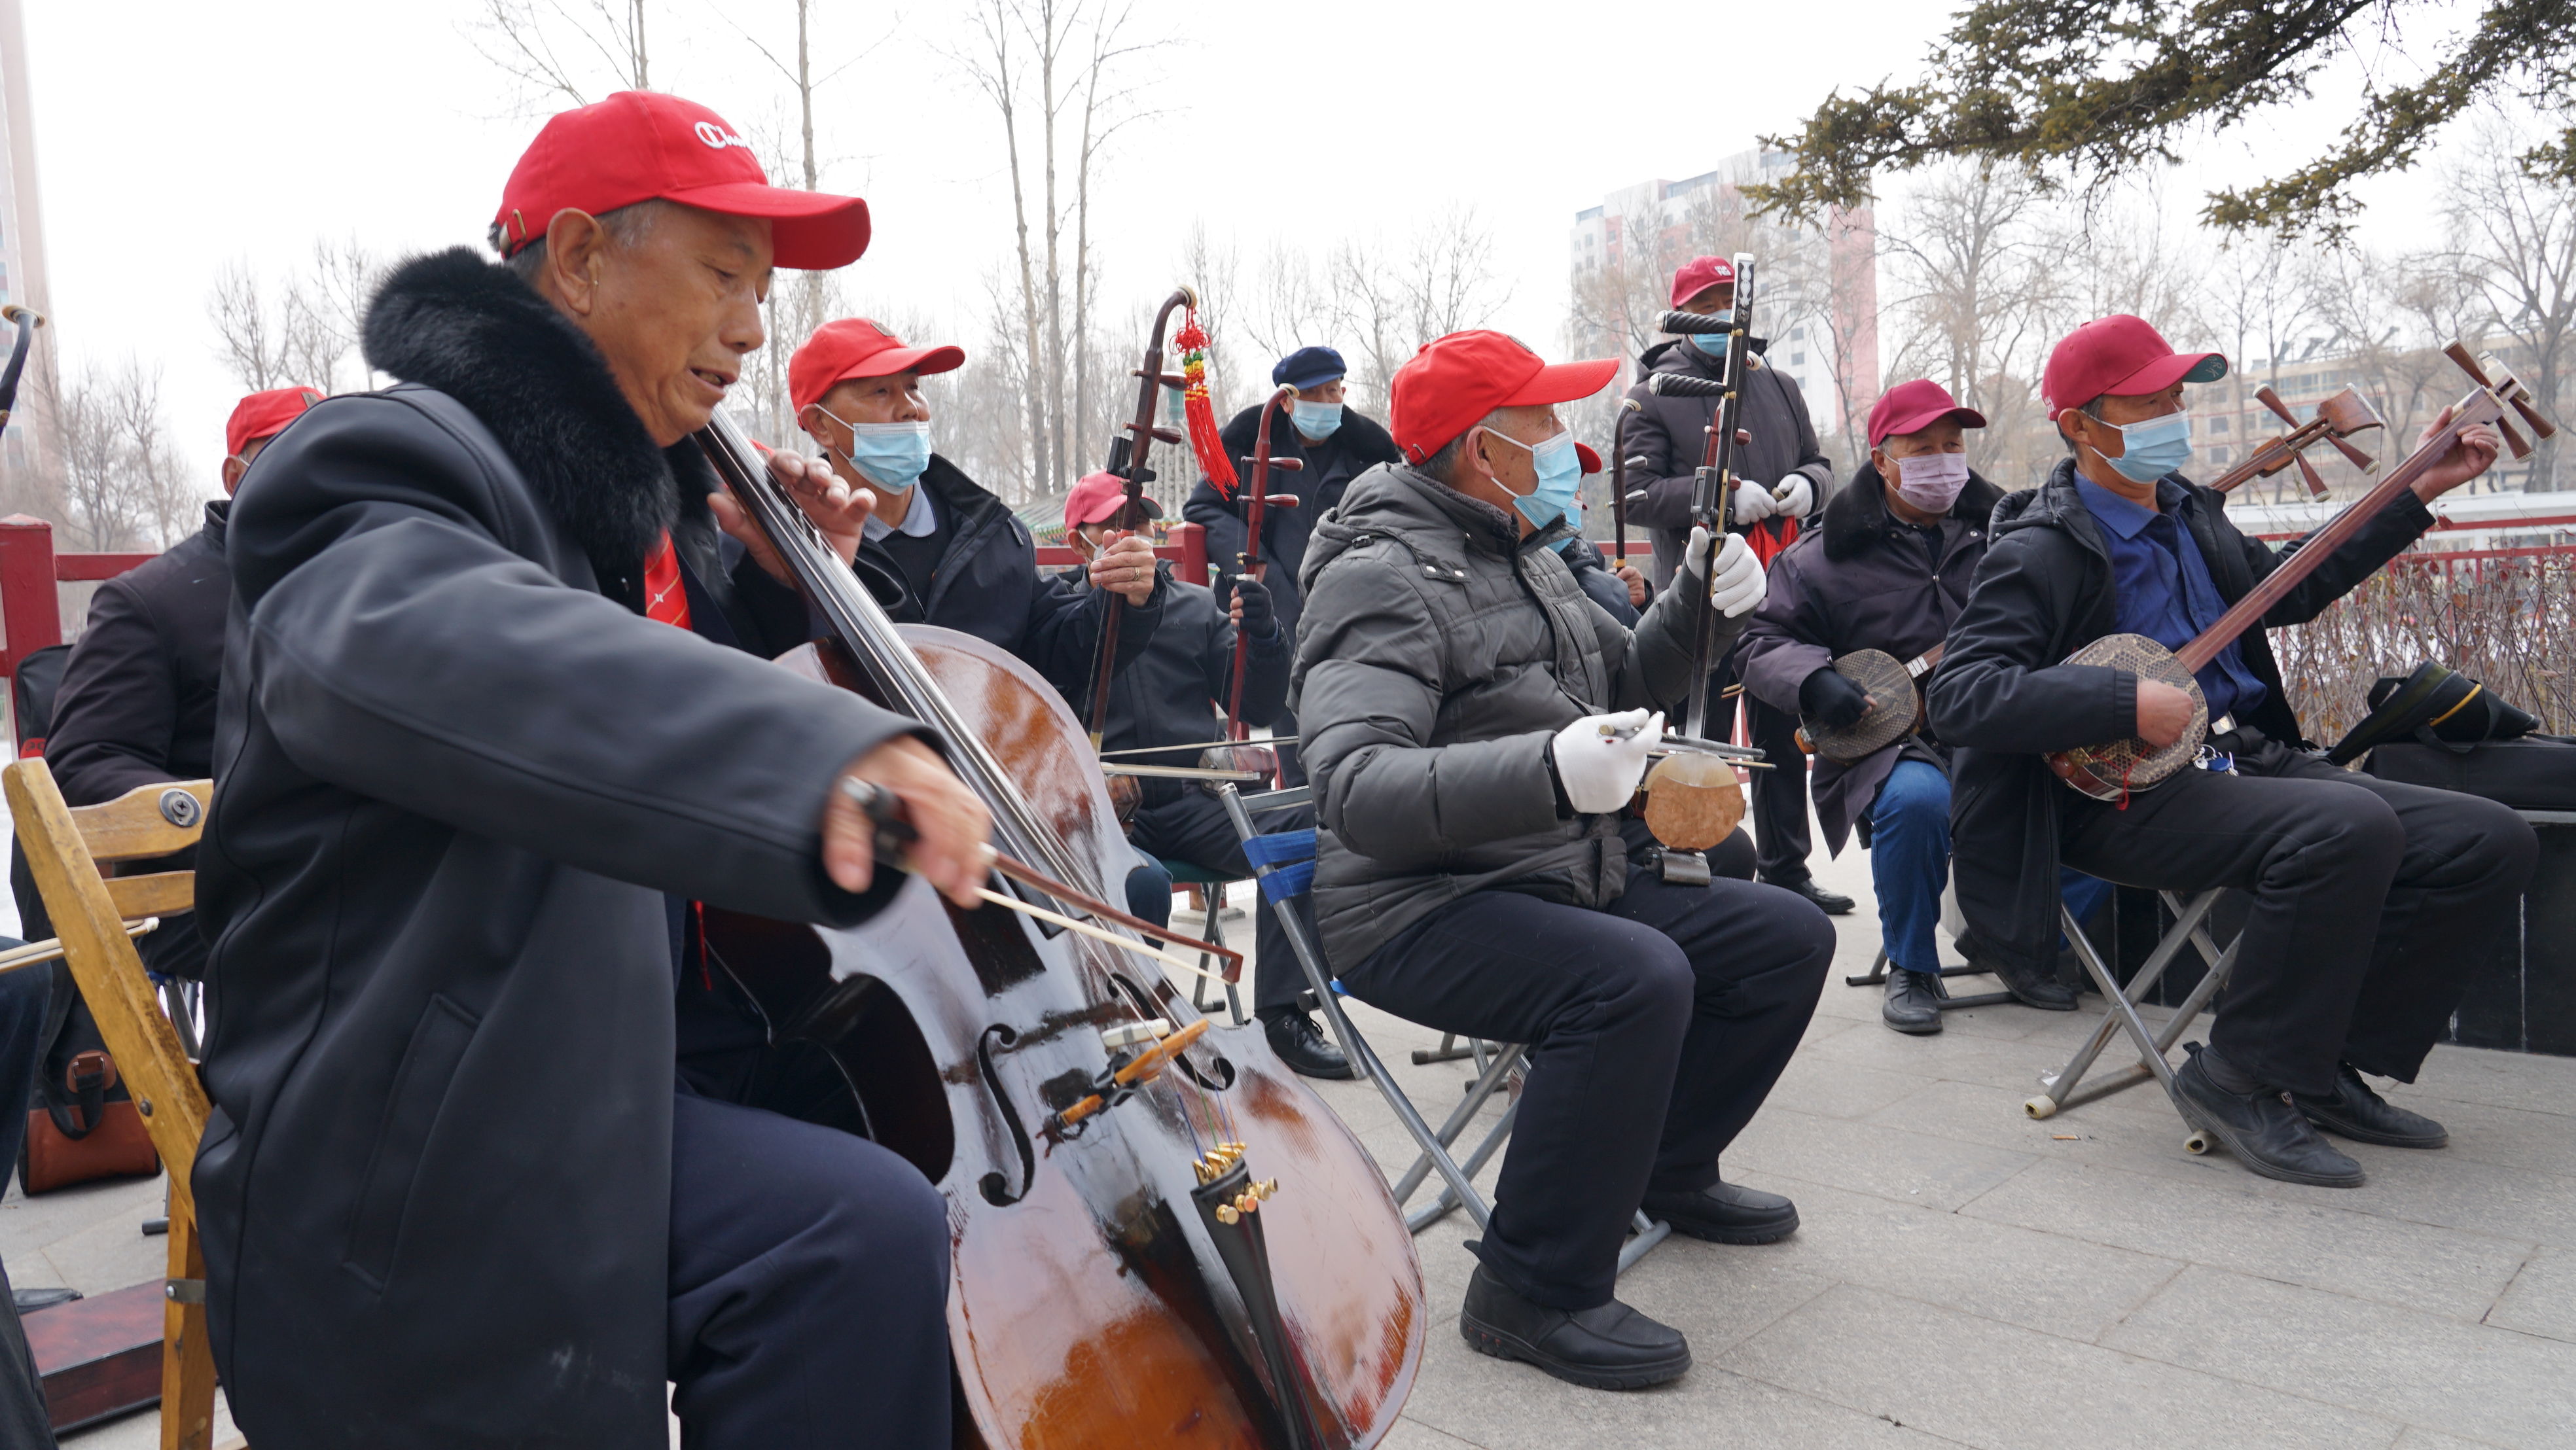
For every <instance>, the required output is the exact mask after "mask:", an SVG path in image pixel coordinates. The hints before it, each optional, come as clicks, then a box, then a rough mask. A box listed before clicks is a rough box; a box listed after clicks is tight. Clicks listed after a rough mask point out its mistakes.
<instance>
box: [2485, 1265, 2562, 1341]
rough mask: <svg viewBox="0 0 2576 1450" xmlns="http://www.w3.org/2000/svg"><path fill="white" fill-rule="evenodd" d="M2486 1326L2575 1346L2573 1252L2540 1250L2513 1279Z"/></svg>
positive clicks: (2489, 1315)
mask: <svg viewBox="0 0 2576 1450" xmlns="http://www.w3.org/2000/svg"><path fill="white" fill-rule="evenodd" d="M2487 1323H2489V1324H2493V1325H2497V1326H2500V1327H2502V1328H2505V1329H2519V1330H2521V1331H2523V1332H2524V1333H2526V1334H2541V1335H2546V1336H2548V1337H2549V1338H2551V1339H2563V1340H2566V1341H2567V1342H2569V1343H2571V1344H2576V1251H2571V1250H2568V1249H2542V1250H2541V1251H2540V1252H2539V1253H2537V1254H2535V1255H2533V1256H2532V1260H2531V1262H2530V1263H2528V1264H2525V1265H2523V1266H2522V1272H2521V1273H2520V1274H2518V1275H2516V1276H2515V1277H2514V1281H2513V1287H2512V1288H2510V1289H2507V1290H2505V1291H2504V1297H2503V1298H2501V1299H2499V1300H2497V1301H2496V1306H2495V1308H2493V1309H2491V1310H2488V1311H2487Z"/></svg>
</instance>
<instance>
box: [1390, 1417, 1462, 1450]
mask: <svg viewBox="0 0 2576 1450" xmlns="http://www.w3.org/2000/svg"><path fill="white" fill-rule="evenodd" d="M1377 1443H1378V1444H1379V1445H1380V1446H1381V1447H1383V1450H1483V1447H1482V1446H1479V1445H1477V1443H1476V1442H1475V1441H1473V1440H1462V1439H1460V1438H1458V1437H1457V1436H1455V1435H1452V1434H1449V1433H1447V1432H1446V1431H1442V1430H1434V1429H1432V1428H1431V1427H1430V1426H1429V1425H1425V1424H1423V1423H1422V1422H1421V1421H1419V1420H1413V1419H1402V1420H1398V1421H1396V1422H1395V1428H1394V1429H1392V1430H1389V1431H1387V1432H1386V1438H1385V1439H1383V1440H1380V1441H1378V1442H1377Z"/></svg>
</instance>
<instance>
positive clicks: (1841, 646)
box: [1735, 462, 2004, 853]
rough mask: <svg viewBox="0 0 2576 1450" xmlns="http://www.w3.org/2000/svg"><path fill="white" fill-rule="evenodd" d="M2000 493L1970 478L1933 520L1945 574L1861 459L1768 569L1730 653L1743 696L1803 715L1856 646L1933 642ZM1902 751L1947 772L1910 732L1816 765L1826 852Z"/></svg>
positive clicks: (1916, 649)
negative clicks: (1850, 757)
mask: <svg viewBox="0 0 2576 1450" xmlns="http://www.w3.org/2000/svg"><path fill="white" fill-rule="evenodd" d="M2003 496H2004V495H2003V490H2001V489H1999V488H1997V487H1995V486H1994V485H1993V484H1991V483H1988V482H1987V481H1986V480H1985V479H1983V478H1980V477H1978V476H1977V475H1976V474H1974V473H1971V474H1969V475H1968V486H1967V487H1966V488H1964V489H1962V490H1960V492H1959V498H1958V501H1957V502H1956V503H1953V504H1952V505H1951V506H1950V514H1949V517H1948V518H1946V519H1944V520H1943V521H1942V524H1941V567H1940V568H1939V569H1937V570H1935V569H1934V568H1933V567H1932V557H1931V554H1930V553H1929V552H1928V551H1927V550H1926V549H1925V548H1924V547H1923V543H1922V538H1921V536H1920V535H1918V534H1917V533H1916V532H1915V531H1914V530H1913V529H1912V528H1910V527H1908V526H1907V525H1905V524H1904V523H1902V522H1900V521H1898V520H1897V519H1895V518H1894V517H1893V516H1891V515H1890V514H1889V512H1888V509H1887V484H1886V481H1885V480H1883V479H1881V478H1880V477H1879V475H1878V469H1877V467H1876V466H1875V465H1872V464H1870V463H1868V462H1863V463H1862V464H1861V466H1860V471H1859V472H1858V473H1855V474H1853V475H1852V480H1851V482H1849V483H1847V484H1845V485H1843V487H1842V488H1841V489H1840V490H1838V491H1837V492H1836V493H1835V494H1834V501H1833V502H1832V503H1829V504H1827V505H1825V509H1824V516H1823V518H1824V527H1823V528H1821V529H1819V530H1817V531H1816V532H1814V533H1811V534H1806V535H1802V536H1801V537H1800V538H1799V540H1798V542H1796V543H1794V544H1791V545H1790V546H1789V548H1788V551H1787V552H1786V553H1783V554H1782V555H1781V556H1780V557H1779V558H1777V559H1774V560H1772V561H1771V592H1770V594H1769V596H1768V597H1766V598H1765V599H1764V600H1763V601H1762V607H1761V608H1759V609H1756V610H1755V611H1753V622H1752V623H1751V624H1749V625H1747V626H1745V630H1744V639H1743V641H1742V642H1741V643H1740V644H1738V645H1737V646H1736V647H1735V661H1736V673H1737V674H1738V675H1739V676H1740V677H1742V679H1743V681H1744V688H1746V689H1748V690H1751V691H1752V692H1753V693H1754V694H1755V695H1757V696H1759V697H1760V698H1761V699H1762V700H1763V701H1764V702H1765V703H1766V704H1769V705H1770V706H1771V707H1772V708H1774V709H1778V710H1783V711H1786V712H1788V713H1789V714H1792V715H1796V714H1799V713H1801V712H1800V710H1799V703H1798V690H1799V687H1800V686H1801V685H1803V684H1805V683H1806V680H1807V677H1808V676H1809V675H1812V674H1814V673H1815V672H1816V671H1818V670H1821V669H1824V668H1827V667H1828V666H1830V665H1831V664H1832V663H1833V662H1834V660H1835V658H1836V657H1837V656H1841V655H1847V654H1849V653H1851V652H1852V651H1854V650H1862V649H1876V650H1885V651H1887V652H1888V653H1889V654H1892V655H1894V656H1896V657H1897V658H1898V659H1900V660H1910V659H1912V658H1914V657H1915V656H1916V655H1919V654H1921V653H1923V652H1924V651H1925V650H1927V649H1930V648H1931V647H1932V646H1934V645H1936V644H1939V643H1940V642H1941V640H1942V639H1943V637H1944V636H1946V635H1948V634H1949V632H1950V622H1951V621H1952V620H1954V619H1957V618H1958V617H1959V611H1960V610H1961V609H1962V608H1964V607H1966V605H1967V602H1968V582H1969V580H1970V579H1971V578H1973V577H1974V576H1975V574H1976V571H1977V561H1978V560H1980V559H1982V558H1984V557H1985V556H1986V521H1987V519H1988V517H1989V516H1991V515H1992V514H1993V513H1994V511H1995V504H1996V503H1997V502H1998V501H1999V500H2001V499H2002V498H2003ZM1908 752H1911V753H1913V754H1914V755H1915V756H1916V757H1917V758H1919V759H1924V760H1928V761H1931V762H1932V763H1934V764H1937V765H1941V766H1943V768H1945V769H1946V768H1947V762H1946V761H1945V760H1944V759H1943V758H1942V756H1941V754H1940V753H1938V752H1936V751H1933V750H1930V749H1928V748H1926V747H1925V745H1924V744H1923V743H1922V742H1921V740H1920V739H1919V737H1915V736H1908V737H1907V738H1906V739H1904V740H1901V741H1898V742H1896V743H1895V744H1893V745H1887V746H1883V747H1881V748H1880V749H1878V750H1875V751H1872V752H1871V753H1870V754H1868V755H1867V756H1864V757H1862V758H1861V759H1859V760H1855V761H1853V762H1851V763H1850V764H1848V765H1845V764H1842V763H1840V762H1838V761H1832V760H1827V759H1825V758H1824V757H1823V756H1821V755H1820V756H1818V757H1816V761H1815V773H1814V774H1813V775H1812V776H1810V777H1809V782H1810V784H1809V788H1810V789H1811V790H1812V791H1813V792H1814V794H1815V798H1816V818H1817V820H1818V821H1820V822H1821V823H1822V824H1823V825H1824V828H1825V848H1826V849H1827V850H1829V851H1833V852H1836V853H1839V852H1840V851H1841V850H1842V848H1843V842H1844V840H1845V839H1846V838H1848V837H1849V836H1850V834H1851V829H1852V822H1854V821H1856V820H1858V819H1859V818H1860V817H1861V816H1863V815H1865V814H1867V813H1868V811H1869V806H1870V802H1872V801H1874V800H1876V799H1877V798H1878V788H1879V786H1880V785H1881V784H1882V783H1884V782H1885V781H1886V779H1887V777H1888V773H1889V772H1890V771H1893V770H1894V769H1896V762H1897V761H1898V760H1900V759H1903V758H1904V757H1905V756H1906V754H1907V753H1908Z"/></svg>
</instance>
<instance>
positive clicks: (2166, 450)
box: [2104, 412, 2191, 483]
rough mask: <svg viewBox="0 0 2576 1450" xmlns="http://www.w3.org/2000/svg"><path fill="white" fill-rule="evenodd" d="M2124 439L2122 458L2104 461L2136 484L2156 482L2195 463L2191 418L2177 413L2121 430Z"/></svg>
mask: <svg viewBox="0 0 2576 1450" xmlns="http://www.w3.org/2000/svg"><path fill="white" fill-rule="evenodd" d="M2114 426H2119V425H2114ZM2120 439H2121V445H2120V446H2121V452H2120V456H2119V457H2117V458H2112V459H2106V460H2104V461H2105V462H2107V463H2109V464H2110V465H2111V467H2112V468H2113V469H2115V470H2117V471H2118V473H2119V475H2120V476H2121V477H2122V478H2125V479H2128V480H2129V481H2130V482H2132V483H2153V482H2155V481H2156V480H2157V479H2159V478H2162V477H2164V476H2165V475H2166V474H2168V473H2172V472H2175V471H2176V470H2178V469H2180V468H2182V467H2183V466H2184V465H2186V464H2188V463H2190V462H2191V415H2190V414H2189V413H2182V412H2174V413H2167V414H2165V415H2164V416H2163V417H2161V418H2149V419H2148V420H2146V421H2145V422H2143V423H2130V424H2128V425H2126V426H2122V427H2120Z"/></svg>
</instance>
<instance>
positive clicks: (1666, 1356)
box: [1458, 1264, 1691, 1390]
mask: <svg viewBox="0 0 2576 1450" xmlns="http://www.w3.org/2000/svg"><path fill="white" fill-rule="evenodd" d="M1458 1334H1459V1337H1460V1338H1463V1339H1465V1340H1466V1341H1467V1344H1468V1347H1469V1348H1471V1349H1474V1350H1475V1351H1476V1352H1477V1353H1479V1354H1490V1355H1492V1356H1493V1357H1494V1358H1496V1359H1517V1360H1520V1361H1521V1362H1523V1363H1524V1364H1534V1365H1537V1366H1538V1367H1539V1368H1540V1369H1543V1370H1545V1371H1547V1372H1548V1373H1549V1374H1552V1375H1554V1376H1556V1377H1557V1378H1558V1379H1561V1380H1564V1381H1565V1382H1566V1383H1568V1384H1577V1385H1581V1386H1583V1387H1584V1388H1586V1389H1594V1390H1641V1389H1644V1388H1645V1387H1646V1386H1648V1385H1659V1384H1662V1383H1663V1382H1665V1381H1666V1380H1675V1379H1680V1378H1681V1377H1682V1376H1683V1375H1684V1374H1685V1373H1687V1372H1688V1371H1689V1370H1690V1367H1691V1355H1690V1341H1689V1340H1687V1339H1684V1338H1683V1337H1682V1332H1681V1331H1680V1330H1678V1329H1675V1328H1673V1327H1672V1326H1671V1325H1668V1324H1658V1323H1656V1322H1655V1321H1654V1320H1652V1319H1649V1318H1647V1317H1646V1316H1645V1315H1643V1314H1640V1313H1638V1312H1637V1311H1636V1310H1634V1309H1631V1308H1629V1307H1628V1306H1627V1305H1625V1304H1622V1303H1620V1302H1619V1301H1618V1300H1616V1299H1613V1300H1611V1301H1610V1302H1609V1303H1607V1304H1603V1305H1600V1306H1598V1307H1596V1308H1591V1309H1551V1308H1549V1307H1548V1306H1546V1305H1544V1304H1534V1303H1531V1302H1530V1301H1529V1300H1527V1299H1524V1298H1522V1297H1521V1296H1520V1295H1518V1294H1515V1293H1513V1292H1512V1291H1511V1290H1510V1289H1508V1288H1506V1287H1504V1285H1503V1281H1502V1280H1500V1279H1497V1278H1495V1277H1494V1276H1493V1275H1492V1274H1491V1273H1489V1272H1487V1271H1486V1269H1485V1266H1484V1265H1482V1264H1478V1265H1477V1266H1476V1276H1475V1277H1474V1278H1472V1279H1469V1280H1468V1281H1467V1303H1466V1305H1465V1307H1464V1308H1462V1309H1460V1310H1459V1311H1458Z"/></svg>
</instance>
